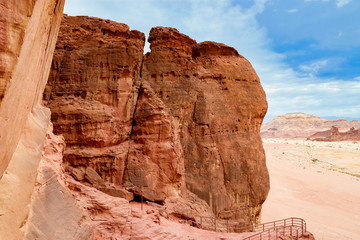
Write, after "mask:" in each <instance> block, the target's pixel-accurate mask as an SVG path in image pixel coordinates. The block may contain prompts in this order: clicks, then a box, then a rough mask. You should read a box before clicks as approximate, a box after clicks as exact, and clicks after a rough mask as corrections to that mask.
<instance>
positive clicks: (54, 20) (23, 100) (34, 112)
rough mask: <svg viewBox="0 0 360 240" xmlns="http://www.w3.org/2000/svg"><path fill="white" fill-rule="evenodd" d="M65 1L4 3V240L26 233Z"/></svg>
mask: <svg viewBox="0 0 360 240" xmlns="http://www.w3.org/2000/svg"><path fill="white" fill-rule="evenodd" d="M63 6H64V0H29V1H15V0H7V1H1V3H0V12H1V14H0V28H1V31H0V34H1V35H0V177H1V180H0V239H7V240H12V239H14V240H18V239H22V237H23V235H24V231H23V230H24V227H25V226H26V223H27V219H28V215H29V207H28V206H29V203H30V201H31V196H32V193H33V190H34V186H35V179H36V176H37V168H38V164H39V162H40V159H41V154H42V149H43V145H44V141H45V135H46V134H45V133H46V131H47V128H48V124H49V122H50V111H49V109H47V108H44V107H42V106H41V100H42V95H43V89H44V87H45V84H46V81H47V78H48V75H49V70H50V65H51V60H52V55H53V51H54V48H55V43H56V38H57V35H58V29H59V25H60V21H61V17H62V10H63ZM9 163H10V164H9Z"/></svg>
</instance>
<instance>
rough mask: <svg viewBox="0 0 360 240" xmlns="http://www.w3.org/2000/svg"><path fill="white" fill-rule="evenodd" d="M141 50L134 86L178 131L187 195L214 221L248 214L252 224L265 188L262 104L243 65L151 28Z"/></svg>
mask: <svg viewBox="0 0 360 240" xmlns="http://www.w3.org/2000/svg"><path fill="white" fill-rule="evenodd" d="M149 42H150V48H151V53H149V54H148V55H147V56H146V57H145V60H144V66H143V71H142V79H143V81H144V82H149V83H150V86H151V88H152V89H153V90H154V92H155V94H156V96H157V97H158V98H160V99H161V100H162V102H163V103H164V104H165V106H166V108H167V109H168V110H169V112H170V113H171V115H172V116H173V118H174V119H176V121H177V123H178V124H179V127H180V129H181V130H180V142H181V146H182V150H183V156H184V164H185V176H186V185H187V188H188V189H190V191H192V192H194V193H195V194H197V195H198V196H199V197H200V198H202V199H204V200H205V201H206V202H207V203H208V204H209V205H210V206H211V207H212V209H213V211H214V212H215V213H216V214H221V212H223V211H228V210H230V211H231V212H232V213H231V214H230V216H229V217H231V218H243V217H244V216H243V214H244V211H243V208H244V207H248V206H249V207H250V209H251V211H250V212H251V216H247V218H248V219H252V221H254V220H255V218H256V216H258V215H259V210H260V208H261V207H260V206H261V204H262V202H263V201H264V200H265V198H266V196H267V192H268V189H269V182H268V173H267V169H266V165H265V155H264V151H263V148H262V142H261V138H260V135H259V132H260V126H261V123H262V119H263V117H264V115H265V113H266V109H267V104H266V100H265V94H264V91H263V89H262V87H261V85H260V81H259V78H258V76H257V75H256V73H255V71H254V70H253V69H252V67H251V64H250V63H249V62H248V61H247V60H246V59H245V58H243V57H242V56H240V55H239V54H238V53H237V51H236V50H235V49H233V48H231V47H228V46H225V45H223V44H218V43H214V42H204V43H200V44H196V42H195V41H194V40H192V39H190V38H189V37H188V36H186V35H183V34H181V33H179V32H178V31H177V30H176V29H172V28H161V27H157V28H153V29H152V30H151V31H150V35H149ZM140 96H141V95H140ZM254 176H256V177H254Z"/></svg>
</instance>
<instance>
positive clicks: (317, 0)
mask: <svg viewBox="0 0 360 240" xmlns="http://www.w3.org/2000/svg"><path fill="white" fill-rule="evenodd" d="M319 1H321V2H328V1H330V0H304V2H319Z"/></svg>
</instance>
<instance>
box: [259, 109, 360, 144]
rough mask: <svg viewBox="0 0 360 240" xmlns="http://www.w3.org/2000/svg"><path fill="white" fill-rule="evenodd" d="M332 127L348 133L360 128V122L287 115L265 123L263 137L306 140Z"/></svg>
mask: <svg viewBox="0 0 360 240" xmlns="http://www.w3.org/2000/svg"><path fill="white" fill-rule="evenodd" d="M332 126H334V127H337V128H339V130H340V131H347V130H349V129H350V128H352V127H354V128H355V129H358V128H360V122H359V121H356V120H353V121H347V120H346V119H333V120H325V119H322V118H320V117H317V116H314V115H309V114H305V113H287V114H284V115H279V116H277V117H276V118H274V119H273V120H271V121H270V122H267V123H264V124H263V125H262V126H261V136H262V137H263V138H303V139H306V138H307V137H309V136H311V135H312V134H315V133H316V132H320V131H326V130H329V129H330V128H331V127H332Z"/></svg>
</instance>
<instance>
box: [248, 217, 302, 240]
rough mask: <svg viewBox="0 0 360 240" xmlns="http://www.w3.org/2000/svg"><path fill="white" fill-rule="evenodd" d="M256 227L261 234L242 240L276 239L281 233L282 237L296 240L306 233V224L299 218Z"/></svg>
mask: <svg viewBox="0 0 360 240" xmlns="http://www.w3.org/2000/svg"><path fill="white" fill-rule="evenodd" d="M257 226H262V227H260V229H262V232H259V233H257V234H254V235H252V236H249V237H246V238H244V239H243V240H265V239H267V240H270V239H277V237H278V234H279V233H280V234H281V232H282V233H283V235H285V233H286V235H289V236H292V237H295V238H296V239H298V238H299V237H301V236H303V235H304V233H305V232H306V222H305V220H304V219H301V218H296V217H292V218H286V219H282V220H277V221H273V222H267V223H263V224H259V225H257Z"/></svg>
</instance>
